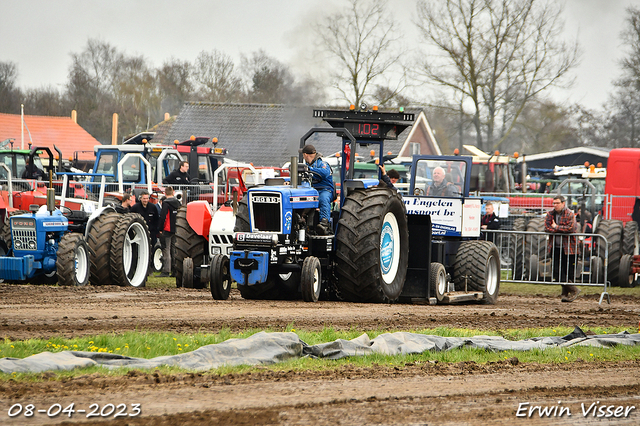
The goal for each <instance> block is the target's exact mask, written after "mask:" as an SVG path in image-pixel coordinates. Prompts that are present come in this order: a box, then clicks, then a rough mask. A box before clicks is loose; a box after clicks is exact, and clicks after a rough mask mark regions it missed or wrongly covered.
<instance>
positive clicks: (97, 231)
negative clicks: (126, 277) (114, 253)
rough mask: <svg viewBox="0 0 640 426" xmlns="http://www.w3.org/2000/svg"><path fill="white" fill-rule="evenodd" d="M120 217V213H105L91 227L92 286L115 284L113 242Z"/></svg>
mask: <svg viewBox="0 0 640 426" xmlns="http://www.w3.org/2000/svg"><path fill="white" fill-rule="evenodd" d="M120 217H121V215H120V214H118V213H103V214H101V215H100V216H98V218H97V219H96V220H95V221H94V222H93V224H92V225H91V229H90V230H89V233H88V235H87V244H88V246H89V253H90V254H91V256H90V259H91V268H90V276H89V279H90V281H91V285H112V284H115V283H113V282H112V281H111V241H112V239H113V231H114V229H115V228H116V224H117V223H118V221H119V220H120Z"/></svg>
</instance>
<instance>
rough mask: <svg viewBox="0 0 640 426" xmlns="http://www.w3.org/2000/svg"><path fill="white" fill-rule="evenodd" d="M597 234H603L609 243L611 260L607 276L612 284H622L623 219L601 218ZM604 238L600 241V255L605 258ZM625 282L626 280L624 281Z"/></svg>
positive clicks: (608, 264)
mask: <svg viewBox="0 0 640 426" xmlns="http://www.w3.org/2000/svg"><path fill="white" fill-rule="evenodd" d="M596 233H597V234H600V235H602V236H603V237H604V238H606V239H607V242H608V243H609V262H608V263H607V278H608V280H609V281H611V285H614V286H616V285H620V284H619V283H618V272H619V270H620V258H621V257H622V233H623V227H622V221H620V220H601V221H600V224H599V225H598V230H597V231H596ZM602 242H603V241H602V240H600V241H598V256H600V257H602V258H603V259H604V258H605V251H606V250H605V249H606V247H604V244H602ZM622 284H624V282H623V283H622Z"/></svg>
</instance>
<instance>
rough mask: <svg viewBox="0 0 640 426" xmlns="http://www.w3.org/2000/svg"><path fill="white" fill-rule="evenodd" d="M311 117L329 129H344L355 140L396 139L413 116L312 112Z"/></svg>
mask: <svg viewBox="0 0 640 426" xmlns="http://www.w3.org/2000/svg"><path fill="white" fill-rule="evenodd" d="M313 116H314V117H317V118H322V119H323V120H324V121H326V122H327V123H329V124H330V125H331V127H334V128H337V127H344V128H345V129H347V130H348V131H349V133H351V134H352V135H353V137H355V138H356V139H370V140H384V139H393V140H395V139H398V135H399V134H400V133H402V132H403V131H404V129H406V128H407V127H409V126H410V125H411V124H412V123H413V121H414V119H415V116H414V115H413V114H411V113H405V112H379V111H351V110H350V111H336V110H314V111H313Z"/></svg>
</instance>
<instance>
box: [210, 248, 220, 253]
mask: <svg viewBox="0 0 640 426" xmlns="http://www.w3.org/2000/svg"><path fill="white" fill-rule="evenodd" d="M211 253H213V254H222V251H221V250H220V247H213V248H212V249H211Z"/></svg>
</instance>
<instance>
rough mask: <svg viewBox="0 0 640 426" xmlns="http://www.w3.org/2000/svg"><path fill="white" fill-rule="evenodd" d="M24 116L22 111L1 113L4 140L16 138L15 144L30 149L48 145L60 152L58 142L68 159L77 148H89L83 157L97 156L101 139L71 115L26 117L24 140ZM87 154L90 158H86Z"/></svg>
mask: <svg viewBox="0 0 640 426" xmlns="http://www.w3.org/2000/svg"><path fill="white" fill-rule="evenodd" d="M22 134H23V132H22V125H21V116H20V115H19V114H2V113H0V141H4V140H7V139H13V140H14V144H13V147H14V148H16V149H18V148H22V146H23V145H24V149H29V143H30V142H31V143H32V144H33V145H37V146H46V147H49V148H50V149H51V152H52V153H53V154H54V155H56V152H55V151H54V145H55V146H57V147H58V149H60V151H62V155H63V156H64V157H65V158H67V159H68V158H69V157H71V156H73V153H74V152H75V151H89V152H87V153H84V154H82V155H80V156H79V159H81V160H82V159H84V160H90V159H92V158H93V147H94V146H95V145H100V142H99V141H98V140H97V139H96V138H94V137H93V136H91V135H90V134H89V133H88V132H87V131H86V130H84V129H83V128H82V127H81V126H80V125H78V123H76V122H75V121H74V120H73V119H72V118H71V117H50V116H41V115H25V116H24V140H23V139H22ZM83 156H84V157H87V158H83Z"/></svg>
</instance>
